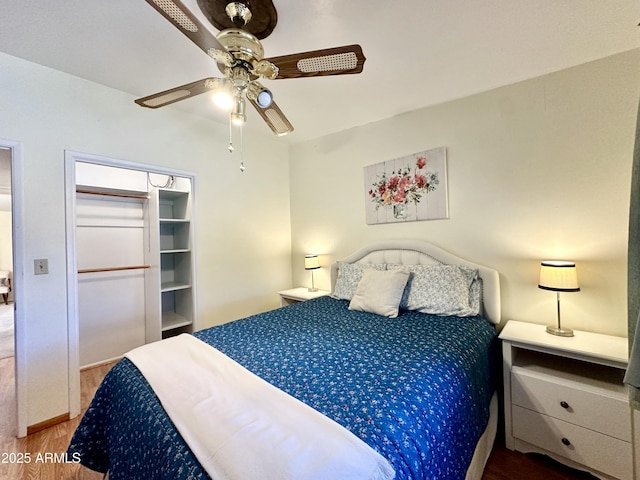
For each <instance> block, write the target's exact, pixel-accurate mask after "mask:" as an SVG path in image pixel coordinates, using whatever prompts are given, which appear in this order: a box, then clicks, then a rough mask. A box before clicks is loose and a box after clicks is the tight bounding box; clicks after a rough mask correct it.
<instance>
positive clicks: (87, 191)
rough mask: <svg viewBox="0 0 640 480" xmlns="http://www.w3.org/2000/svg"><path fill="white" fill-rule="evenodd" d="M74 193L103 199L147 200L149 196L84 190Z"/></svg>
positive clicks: (80, 189) (79, 189)
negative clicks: (97, 196) (98, 196)
mask: <svg viewBox="0 0 640 480" xmlns="http://www.w3.org/2000/svg"><path fill="white" fill-rule="evenodd" d="M76 193H84V194H86V195H101V196H105V197H121V198H137V199H139V200H148V199H149V195H146V194H142V193H125V192H116V191H108V190H88V189H86V188H76Z"/></svg>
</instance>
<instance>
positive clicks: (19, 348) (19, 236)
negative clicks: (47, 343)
mask: <svg viewBox="0 0 640 480" xmlns="http://www.w3.org/2000/svg"><path fill="white" fill-rule="evenodd" d="M0 147H4V148H8V149H9V151H10V152H11V160H10V162H11V237H12V244H13V245H12V248H13V272H12V273H13V278H12V282H11V284H12V290H13V323H14V341H15V396H16V419H15V425H16V429H17V436H18V437H25V436H26V435H27V349H26V336H25V329H26V324H25V323H26V322H25V318H26V315H25V311H26V309H27V308H28V306H27V302H26V301H25V280H24V272H25V271H26V267H27V262H26V258H25V253H24V245H25V232H24V225H25V219H24V192H23V189H22V185H24V173H23V150H22V143H20V142H15V141H12V140H7V139H3V138H0Z"/></svg>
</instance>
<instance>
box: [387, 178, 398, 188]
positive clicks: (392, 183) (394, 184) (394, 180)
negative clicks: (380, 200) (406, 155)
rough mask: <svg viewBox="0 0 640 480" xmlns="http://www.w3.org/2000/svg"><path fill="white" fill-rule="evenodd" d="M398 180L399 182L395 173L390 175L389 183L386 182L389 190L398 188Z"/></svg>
mask: <svg viewBox="0 0 640 480" xmlns="http://www.w3.org/2000/svg"><path fill="white" fill-rule="evenodd" d="M399 182H400V179H399V178H398V177H396V176H395V175H394V176H393V177H391V178H390V179H389V183H388V188H389V190H395V189H396V188H398V183H399Z"/></svg>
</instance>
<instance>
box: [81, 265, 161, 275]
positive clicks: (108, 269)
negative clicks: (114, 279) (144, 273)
mask: <svg viewBox="0 0 640 480" xmlns="http://www.w3.org/2000/svg"><path fill="white" fill-rule="evenodd" d="M141 268H151V265H132V266H130V267H106V268H85V269H83V270H78V273H96V272H116V271H119V270H139V269H141Z"/></svg>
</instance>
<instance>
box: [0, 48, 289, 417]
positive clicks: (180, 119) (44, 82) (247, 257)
mask: <svg viewBox="0 0 640 480" xmlns="http://www.w3.org/2000/svg"><path fill="white" fill-rule="evenodd" d="M0 91H1V92H2V95H0V138H5V139H9V140H13V141H16V142H21V143H22V145H23V155H24V184H23V185H22V186H21V187H22V188H23V189H24V192H25V194H24V196H25V205H24V212H25V225H24V230H25V238H26V239H27V240H26V245H25V246H24V249H25V252H26V257H27V258H26V264H25V265H19V266H16V268H22V269H24V271H25V277H26V278H25V283H26V292H25V293H24V298H25V302H24V303H25V305H24V315H25V316H26V332H25V333H26V342H27V352H28V358H27V362H28V371H27V381H28V387H27V404H28V412H27V416H28V424H29V425H32V424H35V423H39V422H41V421H44V420H47V419H50V418H53V417H56V416H58V415H61V414H64V413H66V412H67V411H68V405H69V398H68V391H67V387H68V379H67V338H66V335H67V305H66V298H67V291H66V275H65V268H66V259H65V195H64V192H65V188H64V151H65V149H68V150H73V151H76V152H87V153H91V154H96V155H102V156H107V157H112V158H117V159H123V160H129V161H132V162H141V163H149V164H152V165H159V166H166V167H173V168H176V169H179V170H185V171H190V172H194V173H196V174H197V194H196V195H197V198H196V202H197V205H196V208H197V216H196V223H197V227H196V228H197V237H196V249H197V259H198V262H199V269H198V272H197V280H198V288H197V297H198V315H199V316H200V318H201V325H203V326H208V325H213V324H217V323H223V322H227V321H230V320H233V319H236V318H240V317H243V316H246V315H249V314H252V313H256V312H258V311H262V310H266V309H270V308H275V307H276V306H277V305H278V299H277V294H276V293H275V292H277V291H278V290H280V289H283V288H288V287H290V285H291V262H290V259H291V257H290V238H291V236H290V227H289V192H288V184H289V171H288V160H289V159H288V149H287V147H286V146H284V145H282V144H279V143H277V142H276V141H275V140H273V137H271V136H269V135H270V134H269V133H265V136H263V137H259V136H257V135H255V134H251V135H248V134H247V135H245V139H244V146H245V163H246V165H247V171H246V172H244V173H241V172H240V171H239V169H238V165H239V161H238V159H237V158H235V159H233V157H231V156H230V154H229V153H228V152H227V149H226V146H227V141H228V138H227V136H228V127H227V126H226V125H221V124H216V123H214V122H212V121H208V120H206V119H204V118H199V117H194V116H189V115H186V114H183V113H182V112H179V111H177V110H176V109H173V108H165V109H160V110H149V109H142V108H140V107H138V106H137V105H135V104H134V103H133V100H134V97H132V96H130V95H128V94H125V93H122V92H119V91H116V90H112V89H109V88H106V87H103V86H100V85H97V84H95V83H91V82H88V81H85V80H82V79H80V78H77V77H73V76H70V75H66V74H64V73H61V72H58V71H55V70H51V69H49V68H45V67H42V66H39V65H36V64H33V63H29V62H26V61H23V60H20V59H17V58H15V57H11V56H8V55H5V54H0ZM194 101H195V100H194ZM36 258H48V259H49V272H50V273H49V275H39V276H34V275H33V260H34V259H36Z"/></svg>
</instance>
